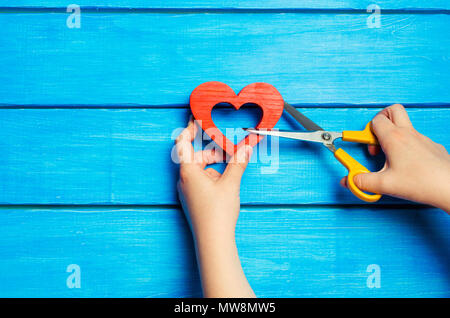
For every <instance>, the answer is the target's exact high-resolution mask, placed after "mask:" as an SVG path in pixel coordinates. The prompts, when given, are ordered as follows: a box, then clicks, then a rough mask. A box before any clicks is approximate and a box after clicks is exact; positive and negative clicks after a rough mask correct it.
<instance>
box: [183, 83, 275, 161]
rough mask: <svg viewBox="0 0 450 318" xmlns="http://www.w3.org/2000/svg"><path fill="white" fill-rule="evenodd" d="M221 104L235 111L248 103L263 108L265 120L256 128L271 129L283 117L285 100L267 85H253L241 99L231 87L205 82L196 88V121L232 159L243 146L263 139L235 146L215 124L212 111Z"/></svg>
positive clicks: (193, 100)
mask: <svg viewBox="0 0 450 318" xmlns="http://www.w3.org/2000/svg"><path fill="white" fill-rule="evenodd" d="M219 103H229V104H231V105H232V106H233V107H234V108H235V109H236V110H238V109H239V108H241V106H242V105H244V104H247V103H252V104H256V105H258V106H259V107H261V109H262V111H263V116H262V118H261V121H260V122H259V123H258V125H257V126H256V128H265V129H271V128H273V127H274V126H275V124H276V123H277V122H278V120H279V119H280V117H281V114H282V113H283V104H284V102H283V98H282V97H281V95H280V93H279V92H278V91H277V89H276V88H275V87H273V86H272V85H270V84H267V83H253V84H250V85H247V86H246V87H244V88H243V89H242V90H241V91H240V93H239V94H238V95H236V94H235V93H234V91H233V90H232V89H231V87H230V86H228V85H227V84H224V83H221V82H206V83H203V84H200V85H199V86H197V87H196V88H195V89H194V90H193V91H192V94H191V98H190V105H191V111H192V114H193V115H194V118H195V119H196V120H197V121H199V123H200V125H201V127H202V129H203V130H204V131H205V132H206V133H207V134H208V135H209V136H210V137H211V139H212V140H214V141H215V142H216V144H218V145H219V146H220V147H221V148H222V149H223V150H225V151H226V152H227V153H228V154H229V155H233V154H234V153H235V152H236V151H237V150H238V149H239V148H240V147H241V146H243V145H250V146H252V147H253V146H255V145H256V144H257V143H258V142H260V141H261V140H262V139H263V138H264V136H261V135H255V134H250V135H248V136H247V137H245V138H244V139H243V140H241V142H239V144H237V145H235V144H234V143H232V142H231V141H230V140H229V139H228V138H227V137H225V136H224V135H223V134H222V132H221V131H220V130H219V129H218V128H217V127H216V125H215V124H214V122H213V120H212V117H211V111H212V109H213V107H214V106H216V105H217V104H219Z"/></svg>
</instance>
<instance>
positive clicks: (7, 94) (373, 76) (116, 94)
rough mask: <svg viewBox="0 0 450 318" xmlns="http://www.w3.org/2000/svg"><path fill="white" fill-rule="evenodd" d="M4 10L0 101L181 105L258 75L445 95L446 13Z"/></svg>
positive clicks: (393, 94)
mask: <svg viewBox="0 0 450 318" xmlns="http://www.w3.org/2000/svg"><path fill="white" fill-rule="evenodd" d="M67 16H68V15H67V14H47V13H40V14H36V13H25V14H13V13H10V14H0V24H1V25H2V28H1V29H0V38H1V39H3V40H2V41H1V42H0V49H1V51H2V54H1V55H0V64H1V65H2V72H1V73H0V104H1V105H38V106H39V105H41V106H42V105H43V106H48V105H59V106H68V107H70V106H72V105H87V106H96V105H97V106H98V105H101V106H108V107H110V106H124V105H147V106H148V105H150V106H151V105H168V106H169V105H186V104H187V103H188V98H189V94H190V93H191V91H192V90H193V89H194V88H195V87H196V86H197V85H199V84H200V83H202V82H205V81H210V80H220V81H223V82H226V83H228V84H229V85H231V86H232V87H233V89H235V90H237V91H238V90H240V89H241V88H242V87H243V86H245V85H246V84H249V83H252V82H258V81H265V82H269V83H271V84H273V85H275V86H276V87H277V88H278V89H279V91H280V92H281V94H282V95H283V96H284V97H285V99H286V100H288V101H289V102H291V103H299V104H336V103H349V104H359V105H364V104H368V105H380V104H386V103H393V102H401V103H409V104H422V103H424V104H427V103H438V104H442V103H444V104H446V105H448V103H450V90H449V89H448V87H449V84H450V72H448V70H449V69H450V58H449V50H448V48H449V47H450V37H448V34H449V31H450V15H446V14H436V15H427V14H425V15H414V14H399V15H396V14H389V15H385V16H383V17H382V20H381V23H382V27H381V28H379V29H376V28H368V27H367V22H366V20H367V14H303V13H299V14H296V13H289V14H176V13H167V14H155V13H146V14H121V13H117V14H114V13H108V14H96V13H86V14H83V17H82V26H81V28H80V29H69V28H67V26H66V18H67Z"/></svg>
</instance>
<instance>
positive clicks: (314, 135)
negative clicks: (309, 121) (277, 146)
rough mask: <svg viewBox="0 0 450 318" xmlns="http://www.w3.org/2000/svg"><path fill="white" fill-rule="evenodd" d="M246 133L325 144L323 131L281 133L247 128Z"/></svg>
mask: <svg viewBox="0 0 450 318" xmlns="http://www.w3.org/2000/svg"><path fill="white" fill-rule="evenodd" d="M246 131H248V132H249V133H252V134H257V135H265V136H278V137H283V138H289V139H296V140H305V141H312V142H320V143H324V140H323V138H322V134H323V131H320V130H318V131H311V132H298V131H279V130H259V129H253V128H247V129H246Z"/></svg>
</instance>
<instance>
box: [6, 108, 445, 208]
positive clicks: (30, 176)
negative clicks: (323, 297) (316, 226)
mask: <svg viewBox="0 0 450 318" xmlns="http://www.w3.org/2000/svg"><path fill="white" fill-rule="evenodd" d="M256 110H257V109H256V108H253V109H252V108H248V109H247V110H240V111H232V110H231V109H227V108H222V109H218V110H215V111H214V112H213V119H214V120H215V122H216V123H217V125H218V127H219V128H220V129H222V130H223V131H225V129H226V128H239V127H252V126H255V124H256V123H257V121H258V112H257V111H256ZM300 110H301V111H303V112H304V113H305V114H306V115H307V116H309V117H310V118H311V119H313V120H314V121H316V122H317V123H318V124H320V125H321V126H323V127H325V128H327V129H329V130H342V129H347V130H357V129H362V128H363V127H364V126H365V124H366V123H367V122H368V121H369V120H371V119H372V118H373V116H374V115H375V114H376V113H377V112H378V111H379V109H373V108H369V109H358V108H342V109H339V108H319V109H317V108H316V109H314V108H302V109H300ZM0 112H1V115H0V127H1V129H0V158H1V162H2V164H1V165H0V180H1V182H0V204H176V203H177V202H178V201H177V196H176V189H175V188H176V187H175V182H176V180H177V178H178V166H177V165H176V164H175V163H173V161H172V160H171V151H172V147H173V142H174V141H173V140H174V139H175V137H176V136H177V135H178V133H179V131H180V130H178V131H177V130H176V129H181V128H182V127H184V126H185V125H186V122H187V120H188V116H189V111H188V110H186V109H116V110H114V109H3V110H1V111H0ZM409 114H410V116H411V119H412V121H413V123H414V125H415V126H416V128H417V129H418V130H419V131H420V132H422V133H424V134H425V135H427V136H429V137H430V138H432V139H433V140H435V141H436V142H439V143H442V144H443V145H444V146H446V147H447V149H450V140H449V138H448V131H447V127H448V122H450V109H449V108H429V109H421V108H413V109H409ZM230 123H232V124H230ZM276 127H278V128H280V129H299V127H298V126H297V125H296V123H295V122H294V121H293V120H292V119H291V118H290V117H289V116H288V115H286V114H285V115H283V117H282V118H281V120H280V121H279V122H278V124H277V126H276ZM241 136H244V132H243V131H241ZM267 141H269V139H267ZM209 143H210V141H205V145H207V144H209ZM339 145H341V146H342V147H343V148H344V149H346V150H347V151H348V152H349V153H350V154H352V155H354V157H355V158H357V159H358V160H359V161H360V162H362V163H363V164H365V165H366V166H367V167H368V168H370V169H372V170H376V169H377V168H380V167H381V166H382V163H383V156H379V157H377V158H375V159H374V158H370V156H369V155H368V154H367V150H366V149H365V146H364V145H358V144H356V145H355V144H350V143H339ZM273 146H274V147H272V142H269V143H268V144H267V147H268V149H269V156H265V157H264V156H263V152H261V149H262V148H261V147H258V150H257V151H256V152H255V153H256V154H257V155H255V156H253V158H252V161H251V163H250V165H249V167H248V169H247V171H246V174H245V176H244V180H243V184H242V191H241V192H242V193H241V200H242V202H243V203H244V204H293V203H298V204H334V203H339V204H347V203H352V204H355V203H358V204H359V203H361V201H359V200H357V199H356V198H354V197H353V196H352V195H351V194H349V192H348V191H347V190H345V189H342V188H341V187H340V186H339V185H338V182H339V180H340V178H341V177H342V176H344V175H345V174H346V170H345V169H344V168H343V167H342V166H341V165H340V164H339V163H338V162H337V161H336V160H335V159H334V157H333V156H332V155H331V153H329V152H328V151H327V150H325V149H323V148H322V146H321V145H319V144H307V143H304V142H296V141H291V140H280V143H279V148H278V151H277V150H276V148H275V143H273ZM258 152H259V155H258ZM217 169H219V170H220V169H223V164H222V165H219V166H218V167H217ZM387 202H392V200H390V199H387V198H386V199H385V200H384V201H381V204H383V203H387Z"/></svg>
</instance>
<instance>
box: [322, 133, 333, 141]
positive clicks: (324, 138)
mask: <svg viewBox="0 0 450 318" xmlns="http://www.w3.org/2000/svg"><path fill="white" fill-rule="evenodd" d="M322 139H323V140H326V141H328V140H330V139H331V135H330V134H329V133H327V132H326V133H323V134H322Z"/></svg>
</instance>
